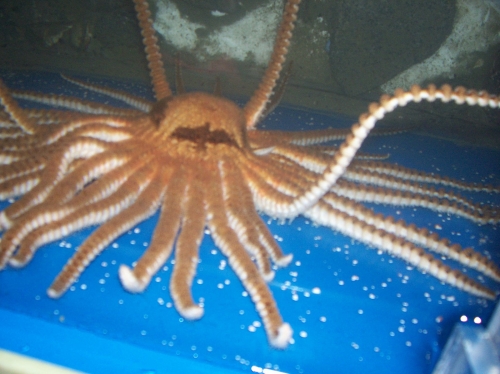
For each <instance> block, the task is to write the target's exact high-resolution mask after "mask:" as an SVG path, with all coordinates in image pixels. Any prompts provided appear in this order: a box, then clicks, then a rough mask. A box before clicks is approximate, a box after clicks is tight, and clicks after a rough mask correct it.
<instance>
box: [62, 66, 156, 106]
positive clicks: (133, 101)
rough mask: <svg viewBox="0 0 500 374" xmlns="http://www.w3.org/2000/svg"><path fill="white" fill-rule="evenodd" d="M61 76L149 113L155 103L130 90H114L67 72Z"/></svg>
mask: <svg viewBox="0 0 500 374" xmlns="http://www.w3.org/2000/svg"><path fill="white" fill-rule="evenodd" d="M61 77H62V78H64V79H65V80H67V81H68V82H71V83H73V84H76V85H77V86H80V87H82V88H85V89H87V90H90V91H94V92H98V93H101V94H103V95H106V96H109V97H112V98H114V99H117V100H120V101H122V102H124V103H126V104H128V105H130V106H131V107H133V108H135V109H137V110H139V111H141V112H145V113H148V112H149V111H150V110H151V108H152V106H153V103H151V102H149V101H148V100H144V99H143V98H142V97H138V96H134V95H130V94H129V93H128V92H125V91H120V90H112V89H110V88H107V87H102V86H98V85H96V84H92V83H88V82H85V81H82V80H80V79H76V78H72V77H69V76H67V75H65V74H61ZM114 109H115V110H117V108H114ZM130 113H135V111H130ZM103 114H104V113H103ZM109 114H111V113H109Z"/></svg>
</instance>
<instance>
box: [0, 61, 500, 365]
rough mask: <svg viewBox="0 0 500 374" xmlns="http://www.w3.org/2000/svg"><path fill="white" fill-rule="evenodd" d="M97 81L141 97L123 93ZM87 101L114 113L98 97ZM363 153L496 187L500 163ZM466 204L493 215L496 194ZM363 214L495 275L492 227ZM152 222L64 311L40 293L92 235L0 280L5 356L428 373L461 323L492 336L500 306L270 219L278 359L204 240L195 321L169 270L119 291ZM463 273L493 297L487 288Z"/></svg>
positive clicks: (418, 147) (431, 143) (309, 123)
mask: <svg viewBox="0 0 500 374" xmlns="http://www.w3.org/2000/svg"><path fill="white" fill-rule="evenodd" d="M0 76H1V77H2V79H4V80H5V82H6V84H7V85H8V86H9V87H11V88H24V89H31V90H37V91H40V92H56V93H62V94H66V95H79V96H84V95H85V94H84V91H83V90H81V89H79V88H78V87H75V86H73V85H71V84H69V83H67V82H66V81H64V80H62V79H61V78H60V77H59V76H58V75H54V74H48V73H14V72H5V71H1V72H0ZM94 82H96V83H101V84H103V83H105V84H108V85H115V86H117V87H119V88H122V89H123V88H125V89H127V90H128V91H132V92H135V93H137V94H144V93H145V92H147V88H145V87H138V86H135V85H131V84H125V85H121V84H118V83H114V82H108V81H106V82H104V81H99V80H96V81H94ZM87 98H88V99H92V100H98V101H101V102H105V101H106V102H110V103H114V100H112V99H107V98H104V97H102V96H100V95H96V94H89V95H88V97H87ZM450 105H451V104H450ZM351 122H352V121H350V120H348V119H345V118H341V117H337V116H334V115H327V114H317V113H309V112H307V111H303V110H298V109H290V108H282V107H278V108H277V110H276V111H275V112H274V113H272V114H271V115H270V116H269V117H268V118H267V119H266V121H265V122H264V123H263V127H265V128H280V129H287V130H304V129H314V128H319V127H327V126H339V127H342V126H344V127H345V126H347V125H349V124H350V123H351ZM402 125H403V124H402ZM362 151H364V152H372V153H381V154H386V153H389V154H390V158H389V160H388V161H389V162H397V163H400V164H401V165H403V166H407V167H413V168H417V169H420V170H423V171H427V172H436V173H438V174H441V175H447V176H450V177H454V178H463V179H464V180H466V181H471V182H472V181H475V182H486V183H493V184H496V185H499V184H500V177H499V172H500V152H498V151H492V150H488V149H481V148H473V147H466V146H458V145H455V144H453V143H451V142H448V141H445V140H440V139H435V138H431V137H426V136H422V135H416V134H412V133H403V134H398V135H392V136H378V137H369V139H367V141H366V143H365V144H364V145H363V147H362ZM464 195H467V196H469V194H466V193H464ZM470 196H471V197H474V198H476V199H477V200H478V201H490V202H493V203H495V204H497V205H499V204H500V196H498V195H492V194H486V193H480V194H470ZM5 206H6V203H4V204H3V205H2V207H5ZM370 207H372V208H373V209H374V210H375V211H377V212H381V213H384V214H390V215H395V216H396V217H397V218H404V219H405V220H406V221H407V222H413V223H415V224H416V225H417V226H419V227H427V228H429V229H430V230H433V231H435V230H437V231H438V233H439V234H440V235H442V236H444V237H447V238H449V239H451V240H452V241H454V242H458V243H460V244H461V245H462V246H464V247H466V246H473V247H474V248H475V249H476V250H478V251H480V252H482V253H485V254H488V255H490V256H491V257H492V258H493V260H494V261H495V262H496V263H499V264H500V249H499V244H498V243H500V240H499V239H500V234H499V231H498V230H497V228H495V227H492V226H489V225H486V226H478V225H476V224H474V223H471V222H469V221H467V220H465V219H463V218H459V217H454V216H448V215H443V214H437V213H434V212H432V211H429V210H426V209H420V208H418V209H414V208H401V207H388V206H381V205H370ZM156 220H157V216H154V217H152V218H151V219H148V220H147V221H145V222H143V223H141V224H140V225H139V226H138V227H137V228H135V229H134V230H131V231H130V232H128V233H126V234H124V235H122V236H121V237H120V238H118V239H117V240H116V242H115V243H114V244H113V245H112V246H111V247H110V248H108V249H107V250H105V251H104V252H103V253H102V255H100V256H99V257H98V258H97V259H96V260H95V261H94V262H93V263H92V264H91V265H90V266H89V267H88V269H87V270H86V271H85V272H84V273H83V275H82V276H81V277H80V279H79V281H78V282H77V283H75V284H74V285H73V287H71V289H70V290H69V291H68V292H67V293H66V294H65V295H64V296H63V297H62V298H61V299H59V300H52V299H50V298H49V297H48V296H47V295H46V289H47V287H48V286H49V285H50V283H51V282H52V280H53V279H54V278H55V276H56V275H57V274H58V273H59V271H60V270H61V269H62V267H63V265H64V264H65V262H66V261H67V259H68V258H69V257H70V256H71V255H72V254H73V252H74V249H75V248H76V247H77V246H78V245H79V243H81V242H82V241H83V240H84V238H85V237H86V236H88V234H89V233H90V232H91V231H92V229H87V230H83V231H81V232H78V233H76V234H75V235H72V236H71V237H69V238H66V239H65V240H61V241H57V242H55V243H53V244H51V245H47V246H44V247H42V248H41V249H40V250H39V251H38V252H37V254H36V256H35V257H34V259H33V260H32V262H31V263H30V264H29V265H28V266H26V267H25V268H23V269H20V270H15V269H12V268H7V269H5V270H4V271H1V272H0V321H1V322H0V348H3V349H7V350H11V351H14V352H19V353H23V354H26V355H28V356H32V357H35V358H40V359H43V360H47V361H51V362H55V363H58V364H61V365H65V366H68V367H71V368H74V369H78V370H81V371H86V372H92V373H100V372H102V373H109V372H112V371H114V372H123V373H127V372H130V373H167V372H168V373H173V372H190V373H205V372H217V373H230V372H245V371H246V372H256V373H279V372H287V373H331V372H335V373H383V372H387V373H389V372H390V373H398V372H406V373H429V372H431V371H432V368H433V367H434V366H435V364H436V362H437V360H438V358H439V355H440V352H441V351H442V349H443V347H444V345H445V343H446V340H447V338H448V337H449V335H450V333H451V331H452V328H453V326H454V325H455V324H456V323H459V322H460V319H461V318H462V319H464V318H465V317H466V318H467V320H468V322H466V323H469V324H474V323H479V324H486V323H487V322H488V320H489V318H490V317H491V315H492V313H493V309H494V307H495V304H496V303H497V301H494V302H492V301H486V300H484V299H478V298H476V297H474V296H470V295H468V294H466V293H464V292H461V291H459V290H457V289H454V288H452V287H449V286H447V285H444V284H442V283H441V282H439V281H438V280H437V279H435V278H433V277H431V276H429V275H426V274H422V273H421V272H419V271H418V270H415V269H414V268H412V267H410V266H408V265H407V264H406V263H405V262H403V261H401V260H399V259H396V258H393V257H392V256H390V255H387V254H382V253H377V251H376V250H373V249H371V248H368V247H366V246H365V245H363V244H360V243H359V242H357V241H354V240H352V239H350V238H348V237H345V236H343V235H340V234H338V233H336V232H333V231H332V230H330V229H328V228H324V227H317V226H315V225H313V224H312V223H311V222H310V221H308V220H306V219H304V218H303V217H299V218H297V219H295V220H293V222H286V223H284V224H283V223H278V222H277V221H275V220H271V219H269V218H268V217H265V216H264V220H265V221H267V223H268V224H269V227H270V229H271V231H272V233H273V234H274V235H275V237H276V239H277V241H278V243H279V244H280V245H281V247H282V249H283V251H284V252H285V253H293V255H294V259H293V261H292V263H291V264H290V265H289V266H288V267H286V268H284V269H279V270H278V271H277V272H276V277H275V279H274V280H273V281H272V282H271V283H270V284H269V286H270V288H271V290H272V292H273V294H274V296H275V299H276V301H277V304H278V306H279V308H280V310H281V313H282V316H283V318H284V320H285V321H287V322H289V323H290V324H291V326H292V328H293V330H294V336H293V342H292V344H290V346H289V347H288V349H286V350H284V351H279V350H275V349H272V348H270V347H269V345H268V343H267V339H266V335H265V332H264V329H263V327H262V325H261V320H260V318H259V316H258V315H257V313H256V311H255V308H254V305H253V303H252V302H251V300H250V298H249V297H248V296H246V295H245V293H244V290H243V288H242V286H241V284H240V282H239V281H238V279H237V277H236V276H235V274H234V273H233V272H232V270H231V269H230V268H229V266H226V261H225V258H224V257H223V256H222V255H221V253H220V251H219V250H218V249H217V248H216V247H215V245H214V243H213V241H212V239H211V238H210V236H208V235H205V238H204V240H203V243H202V245H201V250H200V256H201V263H200V264H199V267H198V273H197V275H196V278H195V281H194V284H193V294H194V298H195V300H198V301H200V302H201V303H203V305H204V307H205V315H204V317H203V318H202V319H201V320H200V321H196V322H189V321H185V320H183V319H182V318H181V317H180V316H179V315H178V314H177V312H176V310H175V308H174V307H173V306H172V300H171V298H170V295H169V291H168V282H169V278H170V275H171V272H172V268H173V266H174V265H173V264H172V260H171V259H169V260H168V262H167V263H166V265H165V267H164V268H163V269H162V270H161V271H160V272H159V273H158V274H157V275H156V276H155V277H154V278H153V281H152V283H151V285H150V286H149V287H148V288H147V289H146V291H145V292H144V293H143V294H139V295H132V294H129V293H127V292H125V291H124V290H123V289H122V287H121V285H120V283H119V280H118V277H117V272H118V267H119V265H120V264H129V265H130V264H132V263H133V262H134V261H135V260H136V259H138V258H139V257H140V255H141V254H142V252H143V250H144V249H145V248H146V246H147V245H148V244H147V243H148V242H149V240H150V236H151V233H152V230H153V228H154V226H155V222H156ZM446 262H447V263H449V264H451V265H452V266H454V267H456V268H459V269H463V266H457V265H456V263H454V262H453V261H446ZM466 272H467V274H469V275H470V276H472V277H473V278H475V279H479V280H480V281H482V282H484V283H485V284H486V285H489V287H491V288H492V289H494V290H498V284H496V283H495V282H493V281H491V280H490V279H487V278H486V277H483V276H481V275H479V274H478V273H477V272H475V271H473V270H466ZM464 316H465V317H464ZM474 321H475V322H474Z"/></svg>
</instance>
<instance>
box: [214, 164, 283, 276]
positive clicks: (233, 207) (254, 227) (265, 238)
mask: <svg viewBox="0 0 500 374" xmlns="http://www.w3.org/2000/svg"><path fill="white" fill-rule="evenodd" d="M222 165H223V167H222V172H223V181H224V185H223V187H224V196H225V199H226V201H227V212H228V214H229V217H228V220H229V222H230V224H231V227H232V228H233V230H234V231H235V232H236V233H237V234H238V237H239V238H240V240H241V241H242V244H243V245H244V246H245V248H246V249H247V250H248V252H249V253H250V254H251V255H252V256H255V260H256V263H257V266H258V267H259V271H260V272H261V274H262V276H263V277H264V279H265V280H266V281H267V282H269V281H270V280H272V279H273V278H274V271H273V270H272V268H271V264H270V262H269V258H271V259H272V260H273V261H274V262H275V263H276V264H277V265H279V266H286V265H288V264H289V263H290V261H291V260H292V255H287V256H285V255H284V254H283V252H282V251H281V248H279V246H278V244H277V243H276V241H275V240H274V238H273V237H272V235H271V233H270V232H269V229H268V228H267V226H266V225H265V224H264V223H263V222H262V219H261V218H260V217H259V215H258V214H257V213H256V210H255V206H254V203H253V198H252V194H251V193H250V190H249V189H248V187H247V186H246V185H245V183H244V179H243V175H242V174H241V172H240V171H239V170H238V168H237V167H236V164H234V163H230V162H226V163H223V164H222Z"/></svg>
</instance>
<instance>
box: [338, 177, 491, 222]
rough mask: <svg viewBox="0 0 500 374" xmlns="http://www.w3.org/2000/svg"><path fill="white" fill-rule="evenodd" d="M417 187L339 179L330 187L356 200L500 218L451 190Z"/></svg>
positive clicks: (479, 219)
mask: <svg viewBox="0 0 500 374" xmlns="http://www.w3.org/2000/svg"><path fill="white" fill-rule="evenodd" d="M391 187H392V186H391ZM394 187H395V186H394ZM415 189H416V190H417V191H408V190H404V189H401V188H397V187H395V188H381V187H373V186H366V185H357V184H355V183H352V182H347V181H343V180H339V181H338V182H337V184H336V185H335V186H333V187H332V190H331V191H333V192H335V193H337V194H339V195H341V196H344V197H348V198H350V199H353V200H355V201H362V202H369V203H380V204H389V205H398V206H419V207H423V208H428V209H431V210H433V211H435V212H441V213H447V214H454V215H456V216H460V217H464V218H467V219H469V220H471V221H473V222H475V223H478V224H496V223H498V222H499V220H500V216H499V215H498V212H497V211H495V209H494V208H492V207H488V206H482V205H479V204H475V203H473V202H472V201H470V200H468V199H466V198H464V197H462V196H460V195H458V194H456V193H454V192H452V191H446V192H445V191H436V190H435V189H432V188H428V187H424V186H415Z"/></svg>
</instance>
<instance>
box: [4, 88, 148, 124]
mask: <svg viewBox="0 0 500 374" xmlns="http://www.w3.org/2000/svg"><path fill="white" fill-rule="evenodd" d="M11 94H12V96H13V97H14V98H16V99H22V100H28V101H32V102H35V103H40V104H45V105H50V106H53V107H55V108H64V109H71V110H74V111H77V112H81V113H87V114H99V115H103V114H104V115H112V116H137V115H139V114H141V113H142V111H138V110H136V109H126V108H116V107H113V106H111V105H106V104H100V103H95V102H92V101H87V100H82V99H79V98H76V97H68V96H61V95H55V94H41V93H38V92H32V91H23V90H12V91H11ZM27 114H28V118H30V117H31V116H29V112H28V113H27ZM30 119H31V118H30Z"/></svg>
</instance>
